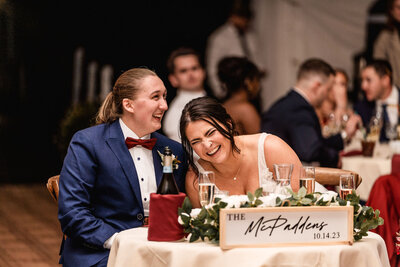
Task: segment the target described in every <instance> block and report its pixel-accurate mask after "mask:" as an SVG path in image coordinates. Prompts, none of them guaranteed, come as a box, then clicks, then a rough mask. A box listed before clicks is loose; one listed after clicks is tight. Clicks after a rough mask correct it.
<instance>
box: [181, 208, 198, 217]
mask: <svg viewBox="0 0 400 267" xmlns="http://www.w3.org/2000/svg"><path fill="white" fill-rule="evenodd" d="M200 211H201V209H192V211H191V212H190V217H192V218H196V217H197V216H199V214H200ZM182 214H183V213H182Z"/></svg>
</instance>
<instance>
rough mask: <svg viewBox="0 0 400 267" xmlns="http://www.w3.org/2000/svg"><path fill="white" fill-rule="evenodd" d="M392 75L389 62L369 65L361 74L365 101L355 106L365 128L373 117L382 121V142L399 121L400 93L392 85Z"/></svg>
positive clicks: (378, 61) (374, 61) (377, 62)
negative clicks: (387, 132) (387, 131)
mask: <svg viewBox="0 0 400 267" xmlns="http://www.w3.org/2000/svg"><path fill="white" fill-rule="evenodd" d="M392 75H393V72H392V67H391V66H390V64H389V62H388V61H386V60H379V59H377V60H373V61H371V62H370V63H368V64H367V65H366V66H365V67H364V68H363V70H362V73H361V78H362V81H361V88H362V90H363V91H364V93H365V99H363V100H362V101H360V102H358V103H356V104H355V105H354V109H355V111H357V112H358V114H360V116H361V118H362V120H363V123H364V125H365V126H368V125H369V124H370V122H371V118H372V117H373V116H374V117H375V118H378V119H379V120H381V124H382V126H381V129H382V130H381V131H380V136H379V140H380V141H381V142H385V141H387V140H388V136H387V134H386V130H390V128H391V127H392V128H394V127H395V126H396V125H397V124H398V119H399V110H398V107H399V104H400V92H399V88H398V87H396V86H395V85H394V84H393V83H392ZM389 132H390V131H389Z"/></svg>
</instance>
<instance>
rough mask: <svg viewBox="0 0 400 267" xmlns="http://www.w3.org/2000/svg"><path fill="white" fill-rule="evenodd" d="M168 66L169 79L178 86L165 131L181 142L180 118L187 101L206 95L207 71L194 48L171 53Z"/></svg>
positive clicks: (168, 113)
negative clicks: (205, 81)
mask: <svg viewBox="0 0 400 267" xmlns="http://www.w3.org/2000/svg"><path fill="white" fill-rule="evenodd" d="M167 67H168V72H169V76H168V79H169V81H170V83H171V85H172V86H173V87H175V88H177V94H176V97H175V98H174V99H173V100H172V102H171V103H170V105H169V109H168V111H167V112H166V114H165V119H164V123H163V131H164V133H165V134H166V135H167V136H168V137H169V138H171V139H173V140H175V141H177V142H180V141H181V139H180V137H179V118H180V116H181V113H182V110H183V108H184V107H185V105H186V103H187V102H189V101H190V100H192V99H194V98H197V97H201V96H205V95H206V91H205V90H204V80H205V76H206V75H205V71H204V69H203V66H202V65H201V62H200V55H199V54H198V53H197V52H196V51H195V50H194V49H192V48H187V47H181V48H178V49H176V50H174V51H172V53H171V54H170V56H169V58H168V61H167Z"/></svg>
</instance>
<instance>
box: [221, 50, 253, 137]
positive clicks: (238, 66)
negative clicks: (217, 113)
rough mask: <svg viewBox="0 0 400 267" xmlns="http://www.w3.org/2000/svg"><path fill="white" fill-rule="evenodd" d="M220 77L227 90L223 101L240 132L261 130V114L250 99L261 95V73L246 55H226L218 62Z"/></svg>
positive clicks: (248, 132)
mask: <svg viewBox="0 0 400 267" xmlns="http://www.w3.org/2000/svg"><path fill="white" fill-rule="evenodd" d="M218 78H219V80H220V82H221V86H222V87H224V91H226V92H227V95H226V99H225V100H224V102H223V105H224V107H225V108H226V111H227V112H228V113H229V115H231V117H232V119H233V120H234V122H235V124H236V126H237V130H238V132H239V134H254V133H259V132H260V115H259V113H258V111H257V109H256V108H255V106H254V105H253V104H252V103H251V102H250V100H252V99H254V98H256V97H259V91H260V79H261V73H260V71H259V70H258V68H257V66H256V65H255V64H254V63H252V62H251V61H250V60H248V59H247V58H245V57H226V58H223V59H222V60H221V61H220V62H219V64H218Z"/></svg>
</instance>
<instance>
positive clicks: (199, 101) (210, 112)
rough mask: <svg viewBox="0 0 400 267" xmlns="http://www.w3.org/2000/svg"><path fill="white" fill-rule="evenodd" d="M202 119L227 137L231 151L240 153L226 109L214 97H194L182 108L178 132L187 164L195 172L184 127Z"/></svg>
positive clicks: (234, 130)
mask: <svg viewBox="0 0 400 267" xmlns="http://www.w3.org/2000/svg"><path fill="white" fill-rule="evenodd" d="M199 120H203V121H205V122H208V123H209V124H211V125H212V126H214V127H215V128H216V129H217V131H218V132H220V133H221V134H222V135H223V136H224V137H225V138H227V139H229V141H230V143H231V146H232V152H233V151H236V152H238V153H240V149H239V148H238V147H237V146H236V144H235V139H234V136H236V135H238V132H237V131H236V129H235V128H236V126H235V123H234V122H233V120H232V118H231V116H230V115H229V114H228V113H227V112H226V109H225V108H224V107H223V106H222V105H221V103H219V102H218V101H217V100H216V99H214V98H211V97H208V96H203V97H199V98H195V99H193V100H191V101H190V102H189V103H187V104H186V106H185V108H184V109H183V110H182V115H181V120H180V134H181V140H182V145H183V148H184V149H185V153H186V156H187V158H188V159H189V164H190V166H191V167H192V169H193V170H194V172H195V173H196V174H199V170H198V169H197V167H196V165H195V163H194V160H193V148H192V146H191V145H190V141H189V140H188V138H187V136H186V128H187V126H188V124H189V123H190V122H195V121H199Z"/></svg>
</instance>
